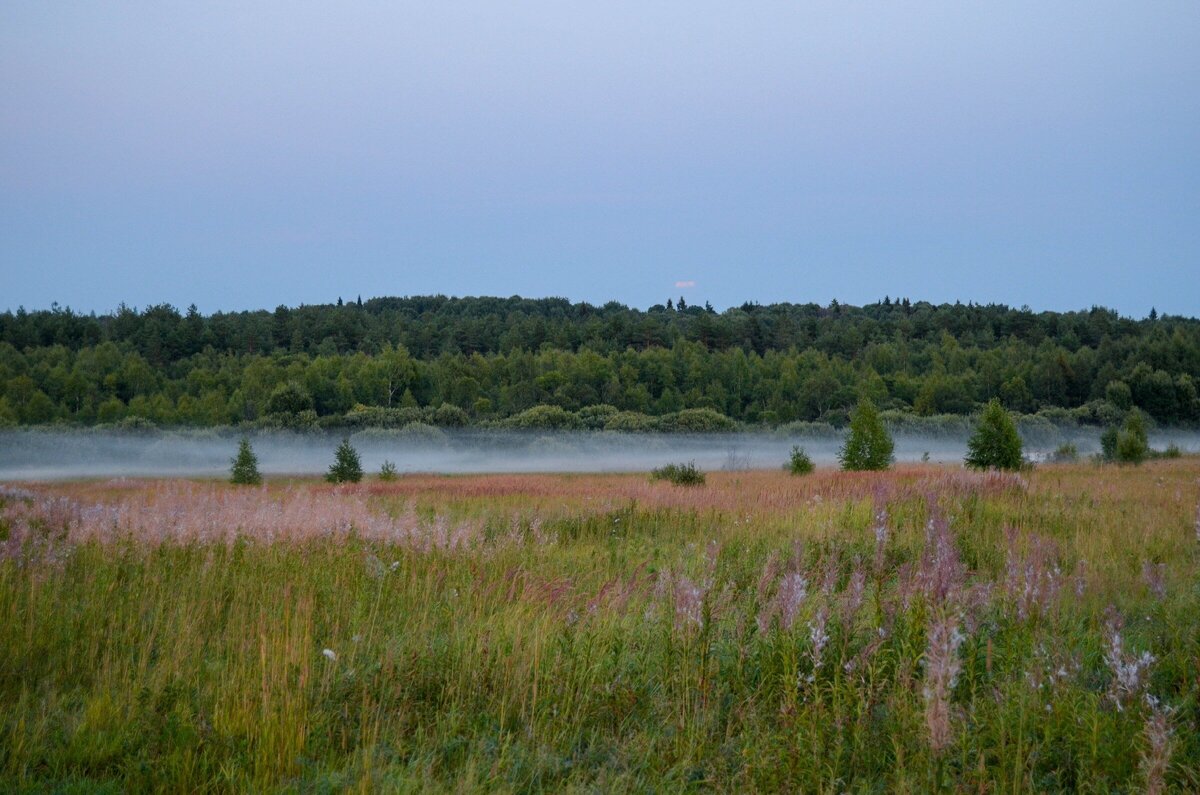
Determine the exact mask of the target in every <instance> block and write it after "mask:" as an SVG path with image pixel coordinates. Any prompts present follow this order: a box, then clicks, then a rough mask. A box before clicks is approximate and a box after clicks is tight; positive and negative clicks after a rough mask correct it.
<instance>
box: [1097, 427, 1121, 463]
mask: <svg viewBox="0 0 1200 795" xmlns="http://www.w3.org/2000/svg"><path fill="white" fill-rule="evenodd" d="M1119 434H1120V431H1119V430H1118V429H1117V426H1116V425H1110V426H1108V427H1107V428H1105V429H1104V433H1102V434H1100V457H1101V458H1102V459H1104V460H1105V461H1115V460H1116V458H1117V436H1118V435H1119Z"/></svg>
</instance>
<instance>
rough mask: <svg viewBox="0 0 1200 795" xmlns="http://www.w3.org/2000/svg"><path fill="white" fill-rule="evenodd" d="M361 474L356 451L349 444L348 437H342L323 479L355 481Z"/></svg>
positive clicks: (358, 479)
mask: <svg viewBox="0 0 1200 795" xmlns="http://www.w3.org/2000/svg"><path fill="white" fill-rule="evenodd" d="M362 476H363V469H362V461H361V460H359V457H358V451H357V450H355V449H354V447H353V446H351V444H350V440H349V439H342V443H341V444H339V445H338V448H337V451H336V452H335V453H334V454H333V464H332V465H331V466H330V467H329V472H328V474H326V475H325V479H326V480H328V481H329V482H330V483H357V482H358V481H360V480H362Z"/></svg>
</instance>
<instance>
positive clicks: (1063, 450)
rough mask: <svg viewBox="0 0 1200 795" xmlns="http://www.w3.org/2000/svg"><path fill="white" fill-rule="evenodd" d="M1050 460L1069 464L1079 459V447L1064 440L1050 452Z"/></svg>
mask: <svg viewBox="0 0 1200 795" xmlns="http://www.w3.org/2000/svg"><path fill="white" fill-rule="evenodd" d="M1050 460H1051V461H1053V462H1055V463H1058V464H1069V463H1072V462H1074V461H1078V460H1079V448H1078V447H1076V446H1075V445H1074V444H1072V443H1071V442H1064V443H1063V444H1060V445H1059V446H1058V449H1057V450H1055V451H1054V452H1053V453H1051V454H1050Z"/></svg>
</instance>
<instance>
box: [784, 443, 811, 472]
mask: <svg viewBox="0 0 1200 795" xmlns="http://www.w3.org/2000/svg"><path fill="white" fill-rule="evenodd" d="M786 468H787V470H788V471H789V472H791V473H792V474H793V475H807V474H809V473H810V472H812V471H813V469H815V467H814V466H813V461H812V459H811V458H809V456H808V453H806V452H804V448H803V447H801V446H799V445H796V446H794V447H792V454H791V456H790V457H789V458H788V463H787V467H786Z"/></svg>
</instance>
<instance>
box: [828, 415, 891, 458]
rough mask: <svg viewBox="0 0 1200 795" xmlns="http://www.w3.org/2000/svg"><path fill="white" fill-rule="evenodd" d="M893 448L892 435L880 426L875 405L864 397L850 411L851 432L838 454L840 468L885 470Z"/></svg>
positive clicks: (881, 421)
mask: <svg viewBox="0 0 1200 795" xmlns="http://www.w3.org/2000/svg"><path fill="white" fill-rule="evenodd" d="M894 448H895V444H894V442H892V437H891V435H890V434H889V433H888V432H887V428H885V427H884V426H883V420H881V419H880V418H879V411H878V410H876V408H875V404H874V403H872V402H871V401H870V400H868V399H867V398H863V399H862V400H860V401H858V405H857V406H856V407H855V408H854V411H852V412H851V413H850V434H849V436H847V437H846V443H845V444H844V445H843V446H842V449H841V451H840V452H839V453H838V459H839V460H840V461H841V462H842V469H847V470H883V469H887V468H888V467H890V466H891V465H892V451H893V449H894Z"/></svg>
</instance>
